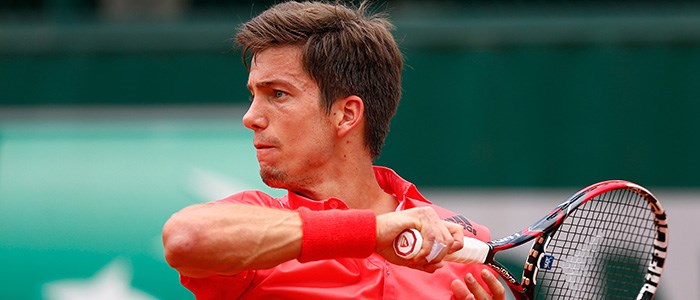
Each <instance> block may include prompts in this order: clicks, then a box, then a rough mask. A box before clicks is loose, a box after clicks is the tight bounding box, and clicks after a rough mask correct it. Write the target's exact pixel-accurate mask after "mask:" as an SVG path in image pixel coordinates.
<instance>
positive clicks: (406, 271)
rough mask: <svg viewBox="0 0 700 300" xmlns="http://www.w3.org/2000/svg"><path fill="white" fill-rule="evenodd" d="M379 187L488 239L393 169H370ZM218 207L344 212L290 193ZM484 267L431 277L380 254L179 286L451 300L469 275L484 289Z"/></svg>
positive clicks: (242, 196) (241, 197) (202, 291)
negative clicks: (238, 205)
mask: <svg viewBox="0 0 700 300" xmlns="http://www.w3.org/2000/svg"><path fill="white" fill-rule="evenodd" d="M374 172H375V176H376V178H377V182H378V183H379V185H380V186H381V187H382V189H384V191H385V192H386V193H388V194H391V195H393V196H394V197H396V199H398V200H399V202H400V204H399V207H398V208H397V210H404V209H409V208H413V207H420V206H431V207H433V209H435V211H436V212H437V213H438V215H439V216H440V217H441V218H443V219H445V220H449V221H452V222H455V223H458V224H460V225H462V226H463V227H464V234H465V236H470V237H476V238H478V239H480V240H482V241H488V240H489V239H490V236H489V232H488V229H487V228H486V227H484V226H482V225H478V224H476V223H474V222H472V221H471V220H468V219H467V218H465V217H463V216H461V215H459V214H456V213H454V212H451V211H449V210H447V209H444V208H441V207H438V206H436V205H433V204H432V203H430V202H429V201H428V200H427V199H425V197H423V195H421V194H420V193H419V192H418V189H416V187H415V185H413V184H412V183H410V182H408V181H406V180H404V179H403V178H401V177H399V175H398V174H396V173H395V172H394V171H393V170H391V169H388V168H384V167H374ZM217 203H241V204H251V205H258V206H265V207H271V208H279V209H288V210H296V209H298V208H300V207H307V208H309V209H312V210H327V209H348V207H347V205H346V204H345V203H344V202H343V201H341V200H339V199H335V198H330V199H326V200H324V201H314V200H310V199H307V198H304V197H302V196H299V195H297V194H294V193H291V192H290V193H288V194H287V196H284V197H282V198H273V197H272V196H270V195H267V194H265V193H263V192H260V191H247V192H242V193H238V194H234V195H232V196H229V197H227V198H225V199H222V200H219V201H217ZM483 268H485V266H483V265H462V264H455V263H447V264H446V265H445V266H444V267H442V268H440V269H438V270H437V271H435V272H434V273H432V274H431V273H426V272H423V271H419V270H414V269H411V268H407V267H403V266H398V265H394V264H391V263H389V262H387V261H386V260H385V259H384V258H383V257H381V256H380V255H378V254H376V253H375V254H372V255H370V256H369V257H367V258H338V259H330V260H320V261H314V262H308V263H300V262H299V261H297V260H291V261H287V262H285V263H282V264H280V265H278V266H276V267H273V268H271V269H266V270H249V271H244V272H242V273H239V274H237V275H235V276H214V277H208V278H189V277H186V276H181V282H182V285H183V286H185V287H186V288H188V289H189V290H190V291H192V293H194V294H195V296H196V297H197V299H198V300H209V299H211V300H213V299H217V300H219V299H280V298H283V299H450V298H452V290H451V288H450V283H451V282H452V281H453V280H455V279H461V280H464V276H465V274H466V273H468V272H471V273H473V274H474V275H475V276H474V277H475V278H476V279H477V280H478V281H479V282H480V283H481V285H482V286H484V287H486V285H485V284H484V283H483V282H482V281H481V276H479V275H478V274H479V273H478V272H480V270H481V269H483ZM494 274H495V273H494Z"/></svg>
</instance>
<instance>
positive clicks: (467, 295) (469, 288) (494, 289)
mask: <svg viewBox="0 0 700 300" xmlns="http://www.w3.org/2000/svg"><path fill="white" fill-rule="evenodd" d="M480 275H481V278H482V279H483V280H484V282H486V286H488V287H489V290H491V294H493V296H491V295H490V294H489V292H488V291H486V289H484V287H482V286H481V285H480V284H479V282H478V281H476V278H474V275H472V274H471V273H467V275H466V276H465V277H464V281H462V280H460V279H456V280H454V281H452V293H453V295H454V296H453V299H457V300H492V299H495V300H505V299H506V291H505V288H504V287H503V285H502V284H501V282H500V281H498V278H496V276H494V275H493V273H491V272H490V271H489V270H488V269H482V270H481V274H480Z"/></svg>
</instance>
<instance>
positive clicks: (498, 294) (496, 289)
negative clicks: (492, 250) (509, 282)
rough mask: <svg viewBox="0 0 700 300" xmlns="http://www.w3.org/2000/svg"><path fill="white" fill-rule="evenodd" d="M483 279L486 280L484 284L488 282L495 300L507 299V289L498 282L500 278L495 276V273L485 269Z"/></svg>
mask: <svg viewBox="0 0 700 300" xmlns="http://www.w3.org/2000/svg"><path fill="white" fill-rule="evenodd" d="M481 278H482V279H484V282H486V286H488V287H489V290H491V294H492V295H493V299H496V300H503V299H506V289H505V287H503V285H502V284H501V282H500V281H498V278H497V277H496V276H494V275H493V273H491V272H489V270H487V269H483V270H481Z"/></svg>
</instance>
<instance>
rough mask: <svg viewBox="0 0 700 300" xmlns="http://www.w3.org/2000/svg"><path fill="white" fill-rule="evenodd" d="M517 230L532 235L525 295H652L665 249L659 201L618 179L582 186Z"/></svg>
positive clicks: (664, 225)
mask: <svg viewBox="0 0 700 300" xmlns="http://www.w3.org/2000/svg"><path fill="white" fill-rule="evenodd" d="M522 234H523V235H530V237H529V239H532V238H535V237H536V239H535V243H534V244H533V247H532V249H531V251H530V254H529V255H528V258H527V260H526V262H525V266H524V270H523V278H522V287H523V290H524V293H525V294H526V295H527V298H528V299H630V298H635V297H636V298H637V299H652V298H653V296H654V294H655V293H656V287H657V286H658V283H659V280H660V277H661V273H662V271H663V265H664V262H665V259H666V254H667V251H668V240H667V239H668V224H667V222H666V213H665V211H664V209H663V208H662V206H661V204H660V202H659V201H658V200H657V199H656V197H654V196H653V195H652V194H651V193H650V192H649V191H648V190H646V189H645V188H643V187H641V186H639V185H636V184H634V183H631V182H628V181H624V180H610V181H604V182H600V183H597V184H594V185H591V186H589V187H587V188H584V189H582V190H581V191H579V192H578V193H576V194H574V195H573V196H571V197H570V198H569V199H568V200H567V201H565V202H563V203H562V204H560V205H559V206H558V207H557V208H555V209H554V210H553V211H552V212H551V213H550V214H549V215H547V216H546V217H544V218H542V219H541V220H540V221H538V222H536V223H535V224H533V225H532V226H530V228H528V229H527V230H524V231H523V232H522ZM500 246H502V247H503V246H504V245H500Z"/></svg>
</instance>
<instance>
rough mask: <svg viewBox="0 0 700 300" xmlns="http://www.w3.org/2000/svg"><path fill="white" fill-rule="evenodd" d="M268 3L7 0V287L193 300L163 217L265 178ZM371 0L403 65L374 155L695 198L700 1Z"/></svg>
mask: <svg viewBox="0 0 700 300" xmlns="http://www.w3.org/2000/svg"><path fill="white" fill-rule="evenodd" d="M272 2H273V1H222V0H154V1H138V0H75V1H70V0H27V1H21V0H9V1H0V265H1V266H3V269H4V272H2V273H0V281H2V282H4V283H7V284H6V286H5V288H3V290H2V291H0V298H2V299H61V300H66V299H153V298H156V299H189V298H191V296H190V295H189V293H188V292H187V291H186V290H184V289H183V288H182V287H180V286H179V284H178V280H177V274H176V273H175V272H174V271H172V270H171V269H170V268H169V267H167V265H166V264H165V262H164V261H163V259H162V246H161V245H160V240H159V235H160V227H161V226H162V224H163V222H165V220H166V219H167V217H168V216H169V215H170V214H171V213H173V212H175V211H177V210H178V209H180V208H182V207H184V206H186V205H189V204H193V203H198V202H204V201H209V200H213V199H216V198H217V197H222V196H225V195H227V194H229V193H232V192H235V191H238V190H241V189H248V188H255V189H266V188H265V187H264V185H263V184H262V183H261V182H260V180H259V179H258V178H257V164H256V162H255V159H254V153H253V151H252V150H253V149H252V147H251V146H250V133H249V132H248V131H247V130H245V129H244V128H243V127H242V126H241V125H240V117H241V116H242V113H243V112H244V111H245V109H246V106H247V103H248V100H247V99H248V92H247V90H246V88H245V82H246V77H247V74H246V71H245V69H244V67H243V65H242V64H241V59H240V52H239V50H238V49H236V48H233V47H232V37H233V35H234V34H235V29H236V27H237V25H238V24H239V23H240V22H242V21H245V20H247V19H249V18H250V17H251V16H253V15H255V14H256V13H257V12H259V11H261V10H263V9H264V8H266V7H267V6H268V5H269V4H270V3H272ZM375 2H376V3H375V5H374V8H375V9H376V10H388V12H389V13H390V15H391V19H392V20H393V21H394V23H395V24H396V25H397V29H396V30H395V32H394V33H395V36H396V37H397V39H398V40H399V42H400V45H401V49H402V51H403V53H404V55H405V58H406V68H405V71H404V74H403V76H404V84H403V90H404V96H403V99H402V103H401V105H400V108H399V112H398V114H397V116H396V118H395V119H394V122H393V123H392V129H391V133H390V135H389V137H388V139H387V143H386V146H385V149H384V153H383V155H382V157H381V158H380V159H379V160H378V161H377V164H381V165H387V166H391V167H392V168H394V169H396V170H397V171H398V172H399V173H400V174H401V175H402V176H404V177H406V178H408V179H409V180H411V181H412V182H414V183H416V184H417V185H418V186H419V187H423V188H427V189H429V190H434V191H456V192H457V193H459V192H465V191H466V192H468V191H473V190H482V189H489V190H521V189H526V190H551V189H562V190H566V191H569V189H573V190H571V191H574V190H576V189H578V188H580V187H582V186H585V185H588V184H591V183H593V182H596V181H600V180H604V179H612V178H622V179H628V180H631V181H635V182H637V183H640V184H642V185H645V186H648V187H650V188H652V190H654V189H661V190H662V191H670V192H669V194H671V195H675V192H677V191H684V192H688V191H689V193H690V194H688V193H685V194H684V195H686V196H684V197H681V198H683V199H690V200H683V201H680V200H679V201H673V200H672V201H670V202H673V203H671V206H674V205H675V206H678V207H681V208H685V209H687V210H688V211H694V210H693V209H697V207H698V206H697V205H696V203H697V201H695V199H696V198H697V197H696V196H697V195H698V194H699V193H696V192H695V191H697V189H698V188H699V187H700V180H698V179H699V178H700V176H698V175H697V170H698V169H700V158H699V156H698V152H699V150H700V142H699V141H698V140H699V139H698V135H697V132H698V131H700V104H699V100H700V99H699V96H700V4H697V3H696V1H622V0H620V1H562V0H559V1H553V0H549V1H548V0H539V1H522V0H520V1H515V0H513V1H410V0H403V1H375ZM269 192H271V193H273V194H275V193H276V194H280V191H269ZM687 195H690V196H687ZM662 200H663V199H662ZM474 201H478V199H474ZM504 201H505V200H504ZM554 202H556V199H555V201H554ZM667 202H669V201H665V202H664V204H666V203H667ZM497 205H501V206H503V205H508V202H503V201H502V202H498V203H497ZM669 215H670V218H671V228H672V229H671V231H672V232H673V229H674V227H673V224H674V223H673V220H674V219H673V214H671V213H670V214H669ZM476 219H477V220H479V219H480V218H476ZM487 219H488V218H487V217H481V219H480V220H482V222H484V221H483V220H487ZM484 223H485V224H486V225H488V226H490V227H492V228H493V227H497V226H498V225H497V224H494V223H495V222H494V223H488V222H484ZM514 229H516V228H513V230H514ZM504 233H507V232H504ZM672 241H673V242H672V243H676V242H680V243H682V242H683V241H678V240H673V239H672ZM688 247H689V248H690V249H691V250H690V251H689V253H690V254H691V255H693V256H692V257H690V258H689V259H692V262H694V263H695V267H694V268H693V271H692V273H693V274H694V275H692V276H694V277H691V278H693V279H691V281H690V282H694V283H697V282H698V281H697V280H700V279H699V276H698V275H697V273H698V270H699V269H700V262H699V259H698V257H700V250H698V249H699V248H698V246H697V243H694V244H692V245H689V246H688ZM679 248H680V247H679ZM667 272H669V271H667ZM677 272H682V271H681V270H677ZM671 274H673V273H671ZM678 274H680V273H678ZM665 276H667V275H665ZM669 276H673V275H669ZM678 276H679V277H680V275H678ZM669 292H670V291H669ZM694 293H695V294H692V295H698V291H697V287H696V288H695V290H694ZM690 298H697V297H695V296H693V297H690Z"/></svg>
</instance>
